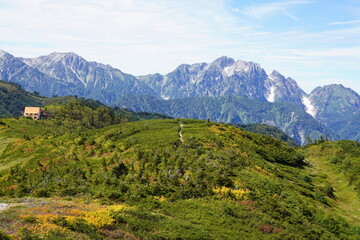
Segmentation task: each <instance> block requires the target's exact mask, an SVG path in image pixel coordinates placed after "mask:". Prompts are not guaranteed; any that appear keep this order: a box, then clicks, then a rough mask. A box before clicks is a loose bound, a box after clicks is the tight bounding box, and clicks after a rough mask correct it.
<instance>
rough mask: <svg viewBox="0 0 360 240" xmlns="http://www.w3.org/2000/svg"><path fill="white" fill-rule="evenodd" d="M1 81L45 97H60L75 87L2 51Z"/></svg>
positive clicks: (0, 59) (0, 63)
mask: <svg viewBox="0 0 360 240" xmlns="http://www.w3.org/2000/svg"><path fill="white" fill-rule="evenodd" d="M0 79H2V80H4V81H8V82H14V83H17V84H19V85H20V86H21V87H22V88H23V89H25V90H26V91H29V92H35V91H36V92H39V93H40V94H41V95H43V96H48V97H50V96H53V95H58V94H59V93H60V92H61V89H66V88H68V87H74V86H73V85H72V84H70V85H64V84H63V83H61V82H58V81H57V79H55V78H53V77H50V76H48V75H46V74H44V73H42V72H40V71H39V70H37V69H34V68H32V67H30V66H28V65H27V64H25V63H23V62H22V61H20V60H19V59H17V58H15V57H14V56H13V55H11V54H9V53H6V52H4V51H2V50H0Z"/></svg>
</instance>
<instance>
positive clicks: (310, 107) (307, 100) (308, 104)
mask: <svg viewBox="0 0 360 240" xmlns="http://www.w3.org/2000/svg"><path fill="white" fill-rule="evenodd" d="M301 101H302V102H303V104H304V105H305V110H306V112H307V113H308V114H310V115H311V116H313V117H314V118H315V116H316V108H315V106H314V105H313V104H312V103H311V99H310V98H309V97H306V96H303V97H302V99H301Z"/></svg>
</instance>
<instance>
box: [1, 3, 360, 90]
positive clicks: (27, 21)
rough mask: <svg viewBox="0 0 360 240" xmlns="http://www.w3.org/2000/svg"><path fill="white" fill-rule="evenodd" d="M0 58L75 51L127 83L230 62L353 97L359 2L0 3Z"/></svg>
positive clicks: (357, 81)
mask: <svg viewBox="0 0 360 240" xmlns="http://www.w3.org/2000/svg"><path fill="white" fill-rule="evenodd" d="M0 49H1V50H4V51H6V52H9V53H10V54H12V55H14V56H17V57H37V56H40V55H48V54H50V53H52V52H75V53H76V54H78V55H80V56H82V57H84V58H85V59H86V60H88V61H96V62H101V63H105V64H110V65H111V66H113V67H116V68H119V69H120V70H122V71H123V72H126V73H130V74H132V75H145V74H150V73H156V72H158V73H161V74H166V73H169V72H171V71H173V70H174V69H175V68H176V67H177V66H178V65H180V64H183V63H187V64H193V63H198V62H207V63H209V62H212V61H214V60H215V59H216V58H218V57H221V56H228V57H231V58H233V59H235V60H239V59H240V60H244V61H252V62H257V63H259V64H260V65H261V66H262V67H263V68H264V69H265V71H266V72H267V73H268V74H270V73H271V72H272V70H277V71H279V72H280V73H281V74H283V75H284V76H285V77H291V78H293V79H295V80H296V81H297V82H298V84H299V85H300V87H301V88H303V89H304V90H305V92H307V93H310V92H311V91H312V90H313V89H314V88H315V87H317V86H324V85H327V84H332V83H338V84H343V85H344V86H345V87H350V88H352V89H353V90H355V91H356V92H357V93H360V0H341V1H339V0H289V1H271V0H270V1H264V0H181V1H179V0H101V1H99V0H11V1H9V0H0Z"/></svg>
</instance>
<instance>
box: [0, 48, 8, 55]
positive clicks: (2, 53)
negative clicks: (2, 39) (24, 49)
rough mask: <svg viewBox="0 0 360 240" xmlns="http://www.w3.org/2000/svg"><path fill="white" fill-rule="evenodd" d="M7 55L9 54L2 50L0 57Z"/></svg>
mask: <svg viewBox="0 0 360 240" xmlns="http://www.w3.org/2000/svg"><path fill="white" fill-rule="evenodd" d="M6 54H8V53H7V52H4V51H3V50H1V49H0V57H3V56H5V55H6Z"/></svg>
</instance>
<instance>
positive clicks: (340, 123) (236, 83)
mask: <svg viewBox="0 0 360 240" xmlns="http://www.w3.org/2000/svg"><path fill="white" fill-rule="evenodd" d="M0 77H2V79H3V80H5V81H10V82H15V83H18V84H20V85H21V86H22V87H23V88H24V89H26V90H28V91H31V92H32V91H37V92H39V93H40V94H41V95H44V96H53V95H58V96H68V95H76V96H79V97H85V98H91V99H95V100H99V101H101V102H102V103H104V104H107V105H111V106H115V103H116V104H118V103H119V99H121V98H122V97H123V96H143V95H147V96H155V97H156V98H159V99H160V97H161V98H163V99H180V98H189V97H192V98H193V97H214V98H218V97H224V96H231V95H236V96H243V97H248V98H250V99H254V100H260V101H263V102H264V103H265V104H266V102H267V101H268V102H274V103H288V104H293V105H295V106H297V107H298V108H302V109H304V110H305V111H307V113H309V114H310V115H312V116H313V117H314V118H315V119H316V120H317V121H319V122H321V123H322V124H325V125H326V126H327V127H328V128H331V130H332V131H333V132H336V133H337V134H338V135H340V137H341V138H343V139H353V140H356V139H357V138H358V137H359V136H360V130H359V129H360V128H359V127H358V118H359V117H360V110H359V107H358V102H359V100H358V99H359V98H358V95H357V94H356V93H354V92H353V93H352V92H351V90H350V89H347V90H346V91H345V90H344V89H345V88H344V89H343V90H341V89H340V88H338V89H337V90H335V89H334V88H332V87H327V86H325V87H323V88H320V89H321V90H319V89H316V90H314V91H313V93H312V94H309V95H307V94H306V93H305V92H304V91H303V90H302V89H301V88H300V87H299V86H298V85H297V83H296V81H295V80H293V79H291V78H285V77H284V76H283V75H281V74H280V73H279V72H277V71H273V72H272V73H271V74H270V75H268V74H267V73H266V72H265V70H264V69H262V68H261V67H260V65H259V64H257V63H253V62H245V61H241V60H238V61H235V60H234V59H232V58H228V57H225V56H224V57H220V58H218V59H216V60H215V61H213V62H212V63H197V64H191V65H189V64H183V65H180V66H179V67H178V68H176V69H175V70H174V71H172V72H170V73H168V74H166V75H160V74H153V75H147V76H141V77H139V79H137V78H135V77H134V76H132V75H129V74H125V73H123V72H121V71H120V70H118V69H116V68H112V67H111V66H109V65H104V64H100V63H96V62H88V61H86V60H85V59H83V58H82V57H80V56H78V55H76V54H74V53H53V54H50V55H48V56H41V57H38V58H33V59H26V58H14V57H13V56H12V55H10V54H7V53H5V52H3V51H1V52H0ZM319 91H320V92H321V93H320V92H319ZM334 92H338V93H337V94H335V95H337V97H336V98H338V99H339V98H343V100H336V99H335V98H334V97H329V96H335V95H334V94H333V93H334ZM341 94H343V96H341ZM320 95H321V96H320ZM326 96H327V97H326ZM140 101H141V100H140ZM179 103H181V101H179ZM119 104H120V105H123V104H121V103H119ZM174 107H175V106H174ZM230 107H231V106H226V108H230ZM151 108H159V106H149V109H151ZM167 111H168V112H169V110H167ZM204 111H205V110H204ZM161 112H164V111H161ZM198 115H201V116H206V115H208V114H207V113H206V111H205V112H201V113H199V114H198ZM179 117H186V115H179ZM225 118H226V119H227V118H228V117H225V116H223V117H222V119H225ZM234 118H237V117H236V116H234ZM254 118H256V117H254ZM230 119H231V117H230ZM250 119H251V117H250ZM278 121H280V119H278ZM284 121H285V120H284ZM226 122H228V121H227V120H226ZM238 122H240V121H239V120H234V123H238ZM254 123H261V121H255V122H254ZM270 124H271V123H270ZM272 125H274V124H272ZM302 135H303V133H301V132H297V133H296V134H294V136H299V137H297V139H298V140H297V141H300V140H299V139H301V137H300V136H302ZM316 135H318V134H316ZM322 135H328V133H326V132H323V133H322Z"/></svg>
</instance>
